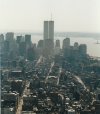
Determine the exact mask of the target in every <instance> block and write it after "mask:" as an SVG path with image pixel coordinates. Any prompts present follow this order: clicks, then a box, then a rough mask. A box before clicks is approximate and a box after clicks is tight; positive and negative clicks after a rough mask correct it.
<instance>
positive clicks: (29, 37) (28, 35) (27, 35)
mask: <svg viewBox="0 0 100 114" xmlns="http://www.w3.org/2000/svg"><path fill="white" fill-rule="evenodd" d="M25 43H26V45H30V44H31V35H30V34H26V35H25Z"/></svg>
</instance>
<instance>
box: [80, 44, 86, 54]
mask: <svg viewBox="0 0 100 114" xmlns="http://www.w3.org/2000/svg"><path fill="white" fill-rule="evenodd" d="M79 53H80V55H81V56H85V55H86V54H87V45H86V44H80V46H79Z"/></svg>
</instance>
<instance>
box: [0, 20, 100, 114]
mask: <svg viewBox="0 0 100 114" xmlns="http://www.w3.org/2000/svg"><path fill="white" fill-rule="evenodd" d="M43 34H44V35H43V36H44V37H43V40H42V39H41V40H39V41H38V44H37V45H36V44H35V43H32V41H31V34H25V35H18V36H16V37H15V35H14V33H13V32H8V33H6V34H1V35H0V57H1V59H0V63H1V65H0V72H1V114H100V61H99V60H97V59H95V58H93V57H91V56H90V55H88V54H87V45H86V44H78V43H77V42H75V43H74V45H71V44H70V38H68V37H67V38H65V39H64V40H63V45H62V48H61V46H60V40H59V39H58V40H56V41H55V42H54V21H52V20H50V21H44V33H43Z"/></svg>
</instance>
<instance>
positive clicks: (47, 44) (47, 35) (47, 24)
mask: <svg viewBox="0 0 100 114" xmlns="http://www.w3.org/2000/svg"><path fill="white" fill-rule="evenodd" d="M43 39H44V43H43V48H44V50H43V51H44V53H43V55H44V56H48V55H53V54H54V21H52V20H51V21H44V33H43Z"/></svg>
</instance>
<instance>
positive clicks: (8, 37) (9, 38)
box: [6, 32, 14, 42]
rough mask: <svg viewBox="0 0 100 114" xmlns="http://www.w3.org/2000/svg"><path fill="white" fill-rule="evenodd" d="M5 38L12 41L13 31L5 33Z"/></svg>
mask: <svg viewBox="0 0 100 114" xmlns="http://www.w3.org/2000/svg"><path fill="white" fill-rule="evenodd" d="M6 40H7V41H9V42H12V41H13V40H14V33H13V32H8V33H6Z"/></svg>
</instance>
